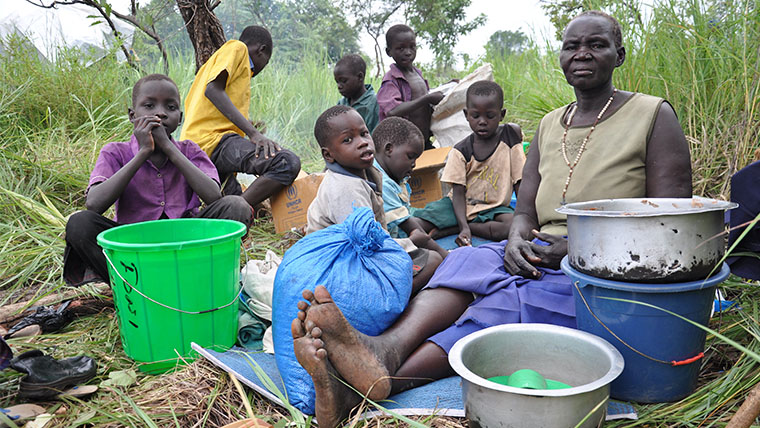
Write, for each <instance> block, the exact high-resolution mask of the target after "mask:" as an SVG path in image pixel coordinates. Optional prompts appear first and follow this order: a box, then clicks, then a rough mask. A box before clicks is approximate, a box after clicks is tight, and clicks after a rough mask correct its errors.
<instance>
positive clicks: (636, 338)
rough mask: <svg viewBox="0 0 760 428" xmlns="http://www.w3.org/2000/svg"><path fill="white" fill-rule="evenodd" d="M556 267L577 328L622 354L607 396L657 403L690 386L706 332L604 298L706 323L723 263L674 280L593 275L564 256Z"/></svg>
mask: <svg viewBox="0 0 760 428" xmlns="http://www.w3.org/2000/svg"><path fill="white" fill-rule="evenodd" d="M561 267H562V271H563V272H565V274H566V275H568V276H569V277H570V279H572V281H573V295H574V296H575V316H576V321H577V323H578V329H580V330H583V331H586V332H589V333H592V334H595V335H597V336H599V337H601V338H603V339H605V340H607V341H608V342H610V343H611V344H612V345H613V346H615V347H616V348H617V349H618V351H620V353H621V354H622V355H623V358H624V359H625V369H624V370H623V373H622V374H621V375H620V377H618V378H617V379H616V380H615V381H614V382H612V384H611V385H610V395H611V396H612V397H614V398H617V399H620V400H626V401H636V402H639V403H662V402H668V401H677V400H680V399H681V398H683V397H686V396H687V395H689V394H691V393H692V392H693V391H694V389H695V388H696V386H697V377H698V375H699V369H700V366H701V362H702V359H701V356H702V355H703V354H702V352H703V351H704V347H705V337H706V332H705V331H704V330H702V329H700V328H698V327H696V326H694V325H692V324H690V323H688V322H686V321H684V320H682V319H680V318H678V317H676V316H673V315H671V314H668V313H667V312H663V311H661V310H658V309H654V308H650V307H647V306H643V305H640V304H636V303H629V302H620V301H615V300H609V298H612V299H626V300H631V301H636V302H642V303H648V304H650V305H653V306H657V307H658V308H662V309H666V310H668V311H671V312H673V313H676V314H678V315H681V316H683V317H685V318H688V319H690V320H692V321H694V322H697V323H699V324H702V325H705V326H706V325H707V323H708V321H709V320H710V309H711V308H712V305H713V300H714V296H715V287H717V286H718V284H720V283H721V282H723V281H725V279H726V278H728V275H729V274H730V270H729V268H728V265H726V264H725V263H724V264H723V267H722V269H721V270H720V272H719V273H718V274H716V275H713V276H711V277H710V278H708V279H707V280H704V281H693V282H681V283H673V284H646V283H628V282H618V281H610V280H605V279H600V278H596V277H593V276H590V275H586V274H583V273H580V272H578V271H577V270H575V269H573V268H572V267H571V266H570V264H569V263H568V259H567V257H565V258H564V259H563V260H562V264H561Z"/></svg>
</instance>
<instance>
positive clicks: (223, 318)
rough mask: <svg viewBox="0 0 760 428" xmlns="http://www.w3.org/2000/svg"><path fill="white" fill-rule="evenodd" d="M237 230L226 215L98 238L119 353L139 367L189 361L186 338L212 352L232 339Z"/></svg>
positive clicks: (241, 228) (125, 229)
mask: <svg viewBox="0 0 760 428" xmlns="http://www.w3.org/2000/svg"><path fill="white" fill-rule="evenodd" d="M244 233H245V225H243V224H242V223H239V222H236V221H232V220H214V219H174V220H157V221H148V222H143V223H135V224H129V225H124V226H119V227H115V228H113V229H109V230H107V231H105V232H103V233H101V234H100V235H98V238H97V239H98V244H100V246H101V247H103V249H104V251H103V252H104V253H105V254H106V258H107V260H108V272H109V276H110V278H111V287H112V289H113V297H114V303H115V305H116V313H117V316H118V319H119V331H120V335H121V341H122V345H123V347H124V352H125V353H126V354H127V355H128V356H129V357H130V358H132V359H133V360H135V361H137V362H140V363H146V364H143V365H141V366H140V370H142V371H145V372H148V373H162V372H165V371H167V370H169V369H171V368H174V367H175V366H176V365H177V364H178V362H179V363H181V362H183V361H190V360H192V359H193V358H194V357H195V356H194V355H191V348H190V344H191V342H195V343H197V344H199V345H201V346H203V347H206V348H208V347H214V348H217V349H220V350H224V349H228V348H229V347H231V346H232V345H233V344H234V343H235V338H236V334H237V310H238V308H237V305H236V304H235V303H236V299H237V295H238V293H239V289H240V285H239V276H240V238H241V237H242V236H243V234H244Z"/></svg>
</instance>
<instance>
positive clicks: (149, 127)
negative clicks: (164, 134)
mask: <svg viewBox="0 0 760 428" xmlns="http://www.w3.org/2000/svg"><path fill="white" fill-rule="evenodd" d="M132 123H133V124H134V126H135V130H134V134H135V138H137V143H138V144H139V150H147V151H148V153H153V150H155V148H156V142H155V141H154V140H153V129H155V128H156V127H158V126H161V120H160V119H159V118H158V116H141V117H138V118H135V119H134V120H133V121H132Z"/></svg>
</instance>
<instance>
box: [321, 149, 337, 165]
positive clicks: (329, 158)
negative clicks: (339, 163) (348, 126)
mask: <svg viewBox="0 0 760 428" xmlns="http://www.w3.org/2000/svg"><path fill="white" fill-rule="evenodd" d="M321 151H322V157H323V158H324V159H325V162H327V163H333V162H335V158H334V157H333V156H332V154H330V149H328V148H327V147H322V148H321Z"/></svg>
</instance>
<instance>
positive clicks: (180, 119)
mask: <svg viewBox="0 0 760 428" xmlns="http://www.w3.org/2000/svg"><path fill="white" fill-rule="evenodd" d="M183 117H185V116H184V115H183V114H182V112H181V111H180V112H179V122H177V123H182V118H183ZM503 118H504V117H503V116H502V119H503Z"/></svg>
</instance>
